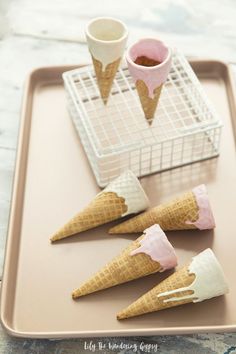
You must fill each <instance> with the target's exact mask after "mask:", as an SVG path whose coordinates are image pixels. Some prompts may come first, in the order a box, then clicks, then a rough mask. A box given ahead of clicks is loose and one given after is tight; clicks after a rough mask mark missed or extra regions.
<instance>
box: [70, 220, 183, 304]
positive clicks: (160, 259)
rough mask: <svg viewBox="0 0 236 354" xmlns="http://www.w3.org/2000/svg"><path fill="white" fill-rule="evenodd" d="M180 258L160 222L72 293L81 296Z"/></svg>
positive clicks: (133, 277) (168, 266) (172, 262)
mask: <svg viewBox="0 0 236 354" xmlns="http://www.w3.org/2000/svg"><path fill="white" fill-rule="evenodd" d="M176 264H177V258H176V255H175V252H174V249H173V247H172V246H171V244H170V243H169V241H168V240H167V238H166V236H165V234H164V232H163V231H162V230H161V229H160V227H159V225H154V226H152V227H151V228H149V229H147V230H145V232H144V234H143V235H142V236H140V237H139V238H138V239H137V240H135V241H133V242H132V243H131V244H129V245H128V246H127V247H126V248H125V249H124V250H123V251H122V252H121V253H120V254H119V255H118V256H116V257H115V258H113V260H112V261H111V262H109V263H108V264H107V265H105V266H104V267H103V268H102V269H101V270H100V271H98V272H97V273H96V274H95V275H93V276H92V277H91V278H90V279H89V280H87V281H86V282H85V283H84V284H82V285H81V286H80V287H79V288H78V289H77V290H75V291H74V292H73V293H72V297H73V298H78V297H80V296H84V295H87V294H90V293H93V292H96V291H99V290H103V289H107V288H110V287H113V286H115V285H118V284H122V283H126V282H128V281H131V280H134V279H137V278H141V277H144V276H146V275H149V274H152V273H155V272H158V271H164V270H166V269H170V268H173V267H175V266H176Z"/></svg>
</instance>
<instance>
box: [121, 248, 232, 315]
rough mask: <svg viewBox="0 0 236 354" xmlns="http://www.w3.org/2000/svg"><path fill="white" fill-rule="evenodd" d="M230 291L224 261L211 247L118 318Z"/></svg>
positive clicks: (197, 300)
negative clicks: (219, 259) (221, 261)
mask: <svg viewBox="0 0 236 354" xmlns="http://www.w3.org/2000/svg"><path fill="white" fill-rule="evenodd" d="M227 292H228V285H227V282H226V280H225V276H224V273H223V270H222V268H221V265H220V264H219V262H218V260H217V259H216V257H215V255H214V253H213V252H212V250H211V249H210V248H208V249H206V250H205V251H203V252H201V253H199V254H198V255H197V256H195V257H193V259H192V261H191V263H190V264H188V265H186V266H184V267H183V268H182V269H180V270H178V271H177V272H175V273H174V274H172V275H171V276H169V277H168V278H167V279H165V280H163V281H162V282H161V283H160V284H158V285H157V286H155V287H154V288H153V289H152V290H150V291H149V292H147V293H146V294H144V295H143V296H141V297H140V298H139V299H138V300H136V301H135V302H134V303H132V304H131V305H130V306H128V307H127V308H126V309H124V310H122V311H121V312H120V313H118V315H117V319H119V320H122V319H125V318H129V317H134V316H139V315H142V314H145V313H149V312H155V311H160V310H164V309H166V308H170V307H175V306H180V305H184V304H187V303H190V302H193V303H195V302H201V301H204V300H207V299H211V298H213V297H216V296H220V295H224V294H226V293H227Z"/></svg>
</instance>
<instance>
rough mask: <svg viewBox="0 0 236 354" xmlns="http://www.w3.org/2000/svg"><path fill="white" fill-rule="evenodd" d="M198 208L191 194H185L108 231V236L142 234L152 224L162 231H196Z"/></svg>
mask: <svg viewBox="0 0 236 354" xmlns="http://www.w3.org/2000/svg"><path fill="white" fill-rule="evenodd" d="M198 213H199V208H198V205H197V202H196V198H195V196H194V193H193V192H191V191H190V192H187V193H185V194H183V195H182V196H181V197H178V198H176V199H174V200H173V201H171V202H169V203H166V204H162V205H159V206H157V207H155V208H152V209H150V210H148V211H146V212H144V213H142V214H139V215H138V216H135V217H133V218H131V219H129V220H127V221H125V222H123V223H121V224H119V225H116V226H114V227H113V228H111V229H110V230H109V233H110V234H123V233H136V232H143V231H144V230H145V229H147V228H148V227H150V226H151V225H153V224H159V225H160V227H161V228H162V229H163V230H164V231H169V230H185V229H196V226H195V225H193V224H187V223H186V221H191V222H195V221H196V220H198Z"/></svg>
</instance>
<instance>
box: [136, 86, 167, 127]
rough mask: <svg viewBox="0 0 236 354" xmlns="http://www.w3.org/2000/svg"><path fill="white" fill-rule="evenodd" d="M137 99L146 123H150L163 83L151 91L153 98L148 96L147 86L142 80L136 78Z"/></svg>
mask: <svg viewBox="0 0 236 354" xmlns="http://www.w3.org/2000/svg"><path fill="white" fill-rule="evenodd" d="M135 86H136V89H137V92H138V95H139V99H140V102H141V105H142V108H143V111H144V114H145V117H146V119H147V121H148V123H149V124H150V125H151V124H152V120H153V117H154V114H155V111H156V108H157V105H158V101H159V98H160V95H161V89H162V86H163V85H160V86H159V87H156V88H155V89H154V91H153V98H151V97H149V93H148V87H147V86H146V84H145V82H144V81H142V80H137V81H136V83H135Z"/></svg>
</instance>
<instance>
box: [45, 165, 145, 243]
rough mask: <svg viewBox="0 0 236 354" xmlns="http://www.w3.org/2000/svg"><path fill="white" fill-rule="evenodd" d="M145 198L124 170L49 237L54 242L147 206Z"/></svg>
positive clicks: (137, 184)
mask: <svg viewBox="0 0 236 354" xmlns="http://www.w3.org/2000/svg"><path fill="white" fill-rule="evenodd" d="M148 204H149V202H148V198H147V196H146V194H145V192H144V190H143V189H142V187H141V185H140V183H139V181H138V179H137V178H136V177H135V175H134V174H133V173H132V172H131V171H126V172H124V173H123V174H122V175H121V176H119V177H118V178H116V179H115V180H114V181H113V182H111V183H110V184H109V185H108V186H107V187H106V188H105V189H104V190H103V191H102V192H101V193H99V194H98V195H97V196H96V197H95V198H94V199H93V200H92V201H91V202H90V203H89V205H88V206H87V207H85V208H84V209H83V210H82V211H80V212H79V213H78V214H76V215H75V216H74V217H73V218H72V219H71V220H69V221H68V222H67V223H66V224H65V225H64V226H63V227H62V228H61V229H59V230H58V231H57V232H56V233H55V234H54V235H53V236H52V238H51V241H52V242H53V241H57V240H60V239H63V238H65V237H69V236H71V235H74V234H77V233H79V232H82V231H86V230H89V229H92V228H94V227H96V226H99V225H102V224H105V223H108V222H110V221H112V220H116V219H118V218H120V217H122V216H125V215H129V214H131V213H138V212H139V211H141V210H144V209H146V208H147V207H148Z"/></svg>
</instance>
